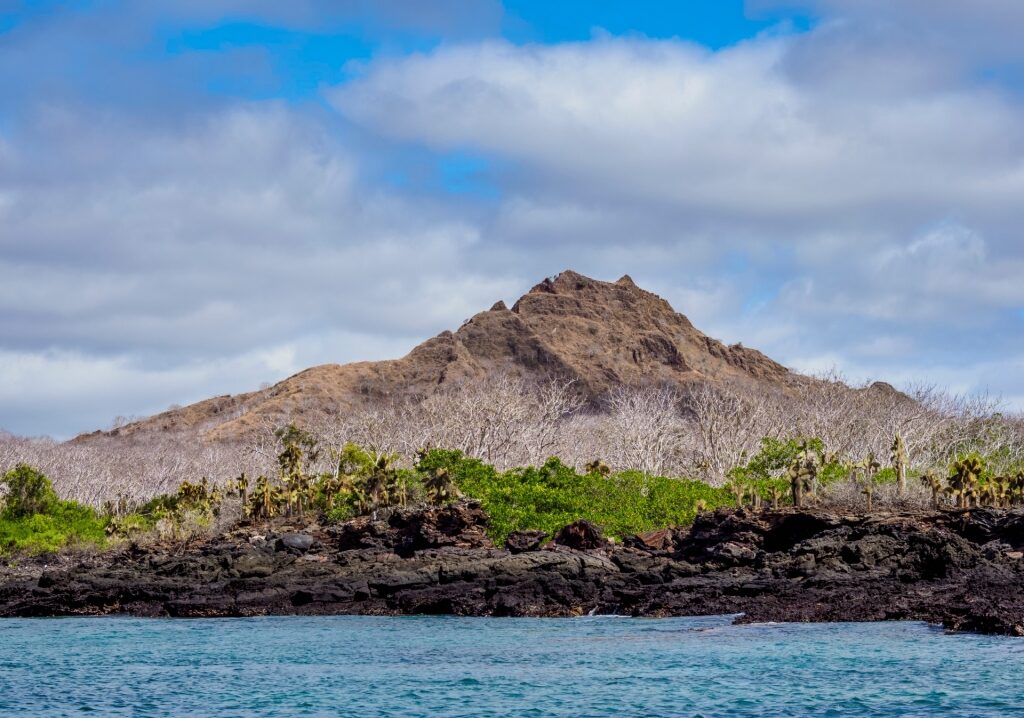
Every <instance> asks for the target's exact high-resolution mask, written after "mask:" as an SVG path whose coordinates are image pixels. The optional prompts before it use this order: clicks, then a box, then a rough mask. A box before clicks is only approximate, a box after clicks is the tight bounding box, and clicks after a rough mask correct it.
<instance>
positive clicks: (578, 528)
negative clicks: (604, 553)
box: [551, 519, 608, 551]
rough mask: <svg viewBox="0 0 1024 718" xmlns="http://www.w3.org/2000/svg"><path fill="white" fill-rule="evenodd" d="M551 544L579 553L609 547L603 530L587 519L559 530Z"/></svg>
mask: <svg viewBox="0 0 1024 718" xmlns="http://www.w3.org/2000/svg"><path fill="white" fill-rule="evenodd" d="M551 543H554V544H557V545H559V546H565V547H567V548H573V549H576V550H577V551H592V550H594V549H599V548H605V547H606V546H607V545H608V541H607V540H606V539H605V537H604V534H603V533H602V532H601V529H600V528H599V527H598V526H596V525H594V524H592V523H591V522H590V521H587V520H586V519H581V520H579V521H575V522H573V523H571V524H569V525H568V526H564V527H562V528H561V529H559V531H558V533H556V534H555V537H554V538H553V539H551Z"/></svg>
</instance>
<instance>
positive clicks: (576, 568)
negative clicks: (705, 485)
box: [0, 502, 1024, 635]
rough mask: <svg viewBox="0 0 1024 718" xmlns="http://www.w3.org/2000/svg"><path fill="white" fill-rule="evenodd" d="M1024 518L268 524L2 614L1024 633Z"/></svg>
mask: <svg viewBox="0 0 1024 718" xmlns="http://www.w3.org/2000/svg"><path fill="white" fill-rule="evenodd" d="M1022 521H1024V512H1022V511H1020V510H1012V511H1007V510H1003V511H994V510H972V511H950V512H936V513H919V514H874V515H870V516H836V515H831V514H826V513H819V512H813V511H795V510H781V511H764V512H759V513H756V512H750V511H742V510H737V511H732V510H719V511H716V512H714V513H705V514H701V515H700V516H699V517H698V519H697V520H696V521H695V522H694V524H693V526H692V527H690V528H688V529H687V528H679V529H673V530H671V531H664V532H661V531H658V532H650V533H647V534H642V535H641V536H639V537H634V538H631V539H629V540H627V542H626V545H625V546H616V545H614V544H611V543H609V542H607V541H606V540H605V539H604V538H603V537H602V536H601V533H600V531H599V530H597V527H595V526H593V525H592V524H589V523H586V522H576V523H574V524H571V525H570V526H568V527H566V528H564V529H562V530H561V531H559V532H558V535H557V537H556V539H557V542H553V545H552V546H550V547H549V546H544V547H541V546H540V540H541V537H540V533H539V532H519V533H518V534H513V536H511V537H510V548H511V550H504V549H498V548H496V547H494V546H493V544H491V542H490V541H489V540H488V539H487V537H486V534H485V533H484V531H485V528H486V525H487V517H486V515H485V514H484V513H483V511H482V509H481V508H480V506H479V504H476V503H473V502H462V503H459V504H455V505H452V506H448V507H444V508H423V509H418V510H414V509H408V510H402V511H396V512H393V513H391V514H389V515H388V516H386V517H384V516H382V517H380V520H378V521H373V520H370V519H368V518H363V519H358V520H356V521H352V522H349V523H348V524H345V525H344V526H339V527H330V528H327V529H319V528H315V527H309V528H308V529H307V531H306V532H304V533H302V534H297V533H296V532H294V530H293V529H292V530H290V533H289V534H284V535H281V536H280V541H281V544H282V545H284V546H285V547H286V549H287V550H283V551H277V550H275V546H274V544H272V543H270V542H268V541H265V540H262V539H259V538H258V537H257V536H256V533H257V529H256V528H255V527H253V528H249V529H240V530H236V531H234V532H232V533H230V534H226V535H224V536H220V537H217V538H215V539H211V540H209V541H207V542H205V543H200V544H196V545H192V546H190V547H189V548H188V549H187V550H186V551H185V552H184V553H182V552H181V550H180V547H178V546H167V547H161V546H150V547H137V546H136V547H130V548H126V549H122V550H119V551H115V552H108V553H106V554H101V555H94V556H86V557H82V558H80V559H78V560H70V559H68V558H66V557H65V558H63V559H61V560H62V563H61V562H58V564H57V565H53V564H52V561H53V559H52V558H51V559H47V560H46V561H44V560H43V559H37V560H34V561H31V560H30V561H24V562H21V563H20V564H19V565H18V566H16V567H12V568H8V569H5V570H3V573H0V615H3V616H57V615H102V614H110V613H127V614H132V615H137V616H250V615H265V614H304V615H309V614H339V613H361V614H375V615H381V614H398V613H421V614H422V613H450V614H456V615H497V616H507V615H512V616H575V615H581V614H585V613H590V612H598V613H616V614H623V615H635V616H683V615H707V614H731V613H736V614H742V615H741V617H740V618H739V619H738V620H739V621H746V622H751V621H850V620H896V619H908V620H924V621H929V622H933V623H941V624H942V625H944V626H946V627H947V628H950V629H953V630H967V631H979V632H985V633H1002V634H1009V635H1024V536H1022V535H1021V532H1020V526H1021V524H1022ZM288 535H294V536H302V537H303V538H302V539H301V540H298V539H291V538H286V537H287V536H288ZM307 539H312V540H309V541H307ZM289 543H295V544H296V545H295V546H288V544H289ZM303 546H306V548H302V547H303Z"/></svg>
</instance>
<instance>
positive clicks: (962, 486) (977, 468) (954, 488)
mask: <svg viewBox="0 0 1024 718" xmlns="http://www.w3.org/2000/svg"><path fill="white" fill-rule="evenodd" d="M984 470H985V465H984V464H983V463H982V462H981V459H979V458H977V457H975V456H969V457H967V458H964V459H961V460H960V461H957V462H956V463H955V464H953V467H952V473H951V475H950V477H949V488H947V489H946V490H947V492H948V493H949V494H950V495H952V496H953V497H954V498H955V499H956V500H957V506H959V507H960V508H962V509H966V508H970V505H971V499H972V498H973V499H974V501H975V503H977V499H978V486H979V484H980V483H981V475H982V473H983V472H984Z"/></svg>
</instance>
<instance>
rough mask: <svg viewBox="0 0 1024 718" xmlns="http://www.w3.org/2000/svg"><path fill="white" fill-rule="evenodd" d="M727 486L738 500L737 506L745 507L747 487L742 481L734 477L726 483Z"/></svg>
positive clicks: (739, 507)
mask: <svg viewBox="0 0 1024 718" xmlns="http://www.w3.org/2000/svg"><path fill="white" fill-rule="evenodd" d="M725 488H726V490H727V491H728V492H729V493H730V494H732V498H733V499H734V500H735V501H736V508H738V509H741V508H743V500H744V499H746V498H747V487H746V486H744V485H743V483H742V482H741V481H738V480H735V479H734V480H732V481H730V482H729V483H728V484H726V485H725Z"/></svg>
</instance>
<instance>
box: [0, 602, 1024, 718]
mask: <svg viewBox="0 0 1024 718" xmlns="http://www.w3.org/2000/svg"><path fill="white" fill-rule="evenodd" d="M86 715H94V716H135V717H143V716H146V717H148V716H174V717H175V718H184V717H186V716H188V717H192V716H218V717H219V718H230V717H232V716H281V717H287V716H359V717H363V716H431V717H434V716H467V717H468V716H474V717H478V716H479V717H483V716H573V717H574V718H577V717H578V718H582V717H585V716H636V717H640V716H815V717H820V716H843V717H844V718H845V717H848V716H903V717H906V716H929V717H932V716H943V717H945V716H1011V715H1024V639H1012V638H996V637H986V636H973V635H947V634H946V633H944V632H943V631H941V630H940V629H937V628H934V627H930V626H927V625H925V624H922V623H846V624H798V625H792V624H764V625H752V626H734V625H731V619H730V618H728V617H713V618H692V619H628V618H596V617H595V618H580V619H487V618H451V617H438V618H434V617H430V618H418V617H405V618H367V617H348V616H339V617H326V618H297V617H295V618H292V617H289V618H284V617H282V618H254V619H215V620H177V621H171V620H148V619H141V620H140V619H131V618H85V619H77V618H76V619H4V620H0V716H19V717H21V716H30V717H33V718H38V717H43V716H86Z"/></svg>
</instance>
